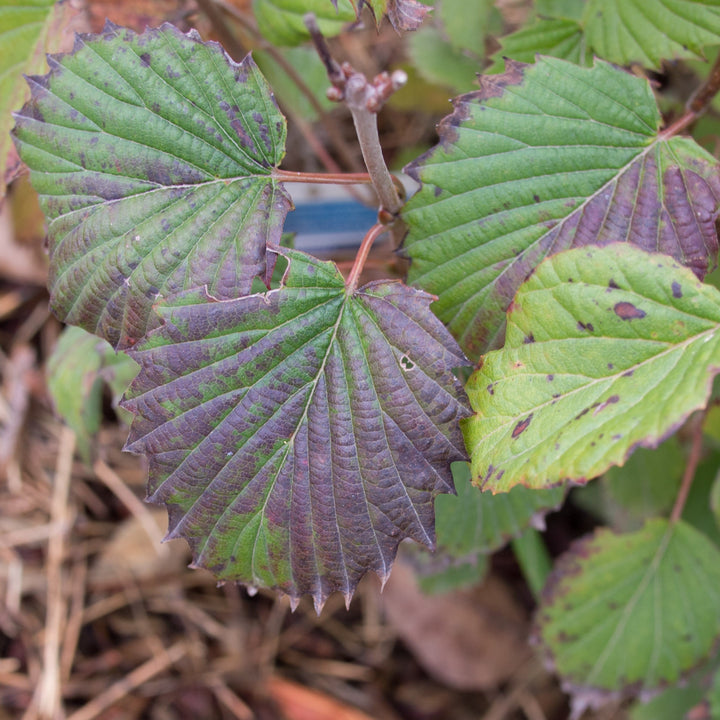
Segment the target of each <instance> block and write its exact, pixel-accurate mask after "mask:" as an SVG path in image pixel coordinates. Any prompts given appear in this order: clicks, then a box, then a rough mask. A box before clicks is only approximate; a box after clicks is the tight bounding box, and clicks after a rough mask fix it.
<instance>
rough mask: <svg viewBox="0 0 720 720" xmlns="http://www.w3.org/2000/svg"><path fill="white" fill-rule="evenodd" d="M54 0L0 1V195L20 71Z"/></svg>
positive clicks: (20, 91) (21, 91) (29, 60)
mask: <svg viewBox="0 0 720 720" xmlns="http://www.w3.org/2000/svg"><path fill="white" fill-rule="evenodd" d="M54 4H55V2H54V0H34V1H32V0H3V1H2V2H0V197H1V196H3V195H4V194H5V171H6V169H7V158H8V153H9V152H10V149H11V147H12V142H11V140H10V128H11V127H12V115H11V114H10V112H11V110H13V109H15V108H16V107H17V106H18V105H19V104H20V103H21V102H22V101H23V97H24V95H25V92H26V89H27V88H26V85H25V83H24V82H23V80H22V75H23V73H27V72H29V71H30V66H31V65H32V64H33V60H34V58H35V56H36V54H37V49H38V45H39V44H41V43H42V40H43V37H44V34H45V28H46V23H47V20H48V18H49V17H50V14H51V11H52V8H53V5H54Z"/></svg>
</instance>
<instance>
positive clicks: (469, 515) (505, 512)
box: [435, 463, 565, 557]
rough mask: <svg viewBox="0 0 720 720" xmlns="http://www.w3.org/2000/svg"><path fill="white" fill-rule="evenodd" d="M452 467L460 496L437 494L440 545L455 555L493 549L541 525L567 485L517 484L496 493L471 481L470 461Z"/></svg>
mask: <svg viewBox="0 0 720 720" xmlns="http://www.w3.org/2000/svg"><path fill="white" fill-rule="evenodd" d="M453 469H454V473H453V476H454V478H455V487H456V488H457V496H452V495H441V496H440V497H438V499H437V500H436V501H435V515H436V526H437V538H438V547H439V548H440V549H441V550H443V551H445V552H448V553H449V554H451V555H453V556H456V557H462V556H466V555H471V554H479V553H482V554H487V553H491V552H494V551H495V550H498V549H499V548H501V547H502V546H503V545H505V544H506V543H507V542H508V541H509V540H511V539H513V538H516V537H519V536H520V535H522V534H523V532H524V531H525V530H526V529H527V527H528V526H529V525H532V524H534V525H536V526H542V525H543V520H544V516H545V514H546V513H547V512H549V511H551V510H555V509H557V508H558V507H559V506H560V505H561V504H562V501H563V499H564V497H565V489H564V488H552V489H550V490H528V488H524V487H518V488H515V489H513V490H512V491H511V492H509V493H504V494H502V495H493V494H492V493H489V492H481V491H480V490H478V488H476V487H473V485H471V483H470V468H469V466H468V465H467V463H462V464H461V463H458V464H457V465H454V466H453Z"/></svg>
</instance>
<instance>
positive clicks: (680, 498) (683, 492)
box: [670, 409, 707, 523]
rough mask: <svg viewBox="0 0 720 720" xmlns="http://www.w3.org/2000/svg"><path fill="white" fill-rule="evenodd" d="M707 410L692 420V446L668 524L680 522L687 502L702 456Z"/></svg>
mask: <svg viewBox="0 0 720 720" xmlns="http://www.w3.org/2000/svg"><path fill="white" fill-rule="evenodd" d="M706 414H707V409H705V410H704V411H703V412H701V413H700V414H699V415H698V416H696V417H695V418H694V420H693V422H694V427H693V430H692V433H693V435H692V446H691V448H690V456H689V457H688V462H687V465H686V466H685V472H684V473H683V478H682V483H681V484H680V490H679V491H678V495H677V498H676V499H675V505H674V507H673V509H672V513H670V522H671V523H676V522H678V520H680V517H681V516H682V513H683V510H684V509H685V503H686V502H687V499H688V495H689V494H690V488H691V487H692V484H693V480H694V479H695V471H696V470H697V466H698V464H699V463H700V456H701V455H702V440H703V422H704V421H705V415H706Z"/></svg>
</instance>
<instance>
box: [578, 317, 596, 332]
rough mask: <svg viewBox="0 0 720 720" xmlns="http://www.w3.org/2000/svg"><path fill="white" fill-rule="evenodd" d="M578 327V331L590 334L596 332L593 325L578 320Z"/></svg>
mask: <svg viewBox="0 0 720 720" xmlns="http://www.w3.org/2000/svg"><path fill="white" fill-rule="evenodd" d="M577 327H578V330H587V331H588V332H593V330H595V328H594V327H593V325H592V323H587V324H585V323H584V322H580V321H579V320H578V324H577Z"/></svg>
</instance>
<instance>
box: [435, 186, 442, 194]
mask: <svg viewBox="0 0 720 720" xmlns="http://www.w3.org/2000/svg"><path fill="white" fill-rule="evenodd" d="M433 195H435V197H440V196H441V195H442V188H441V187H440V186H439V185H436V186H435V189H434V190H433Z"/></svg>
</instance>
